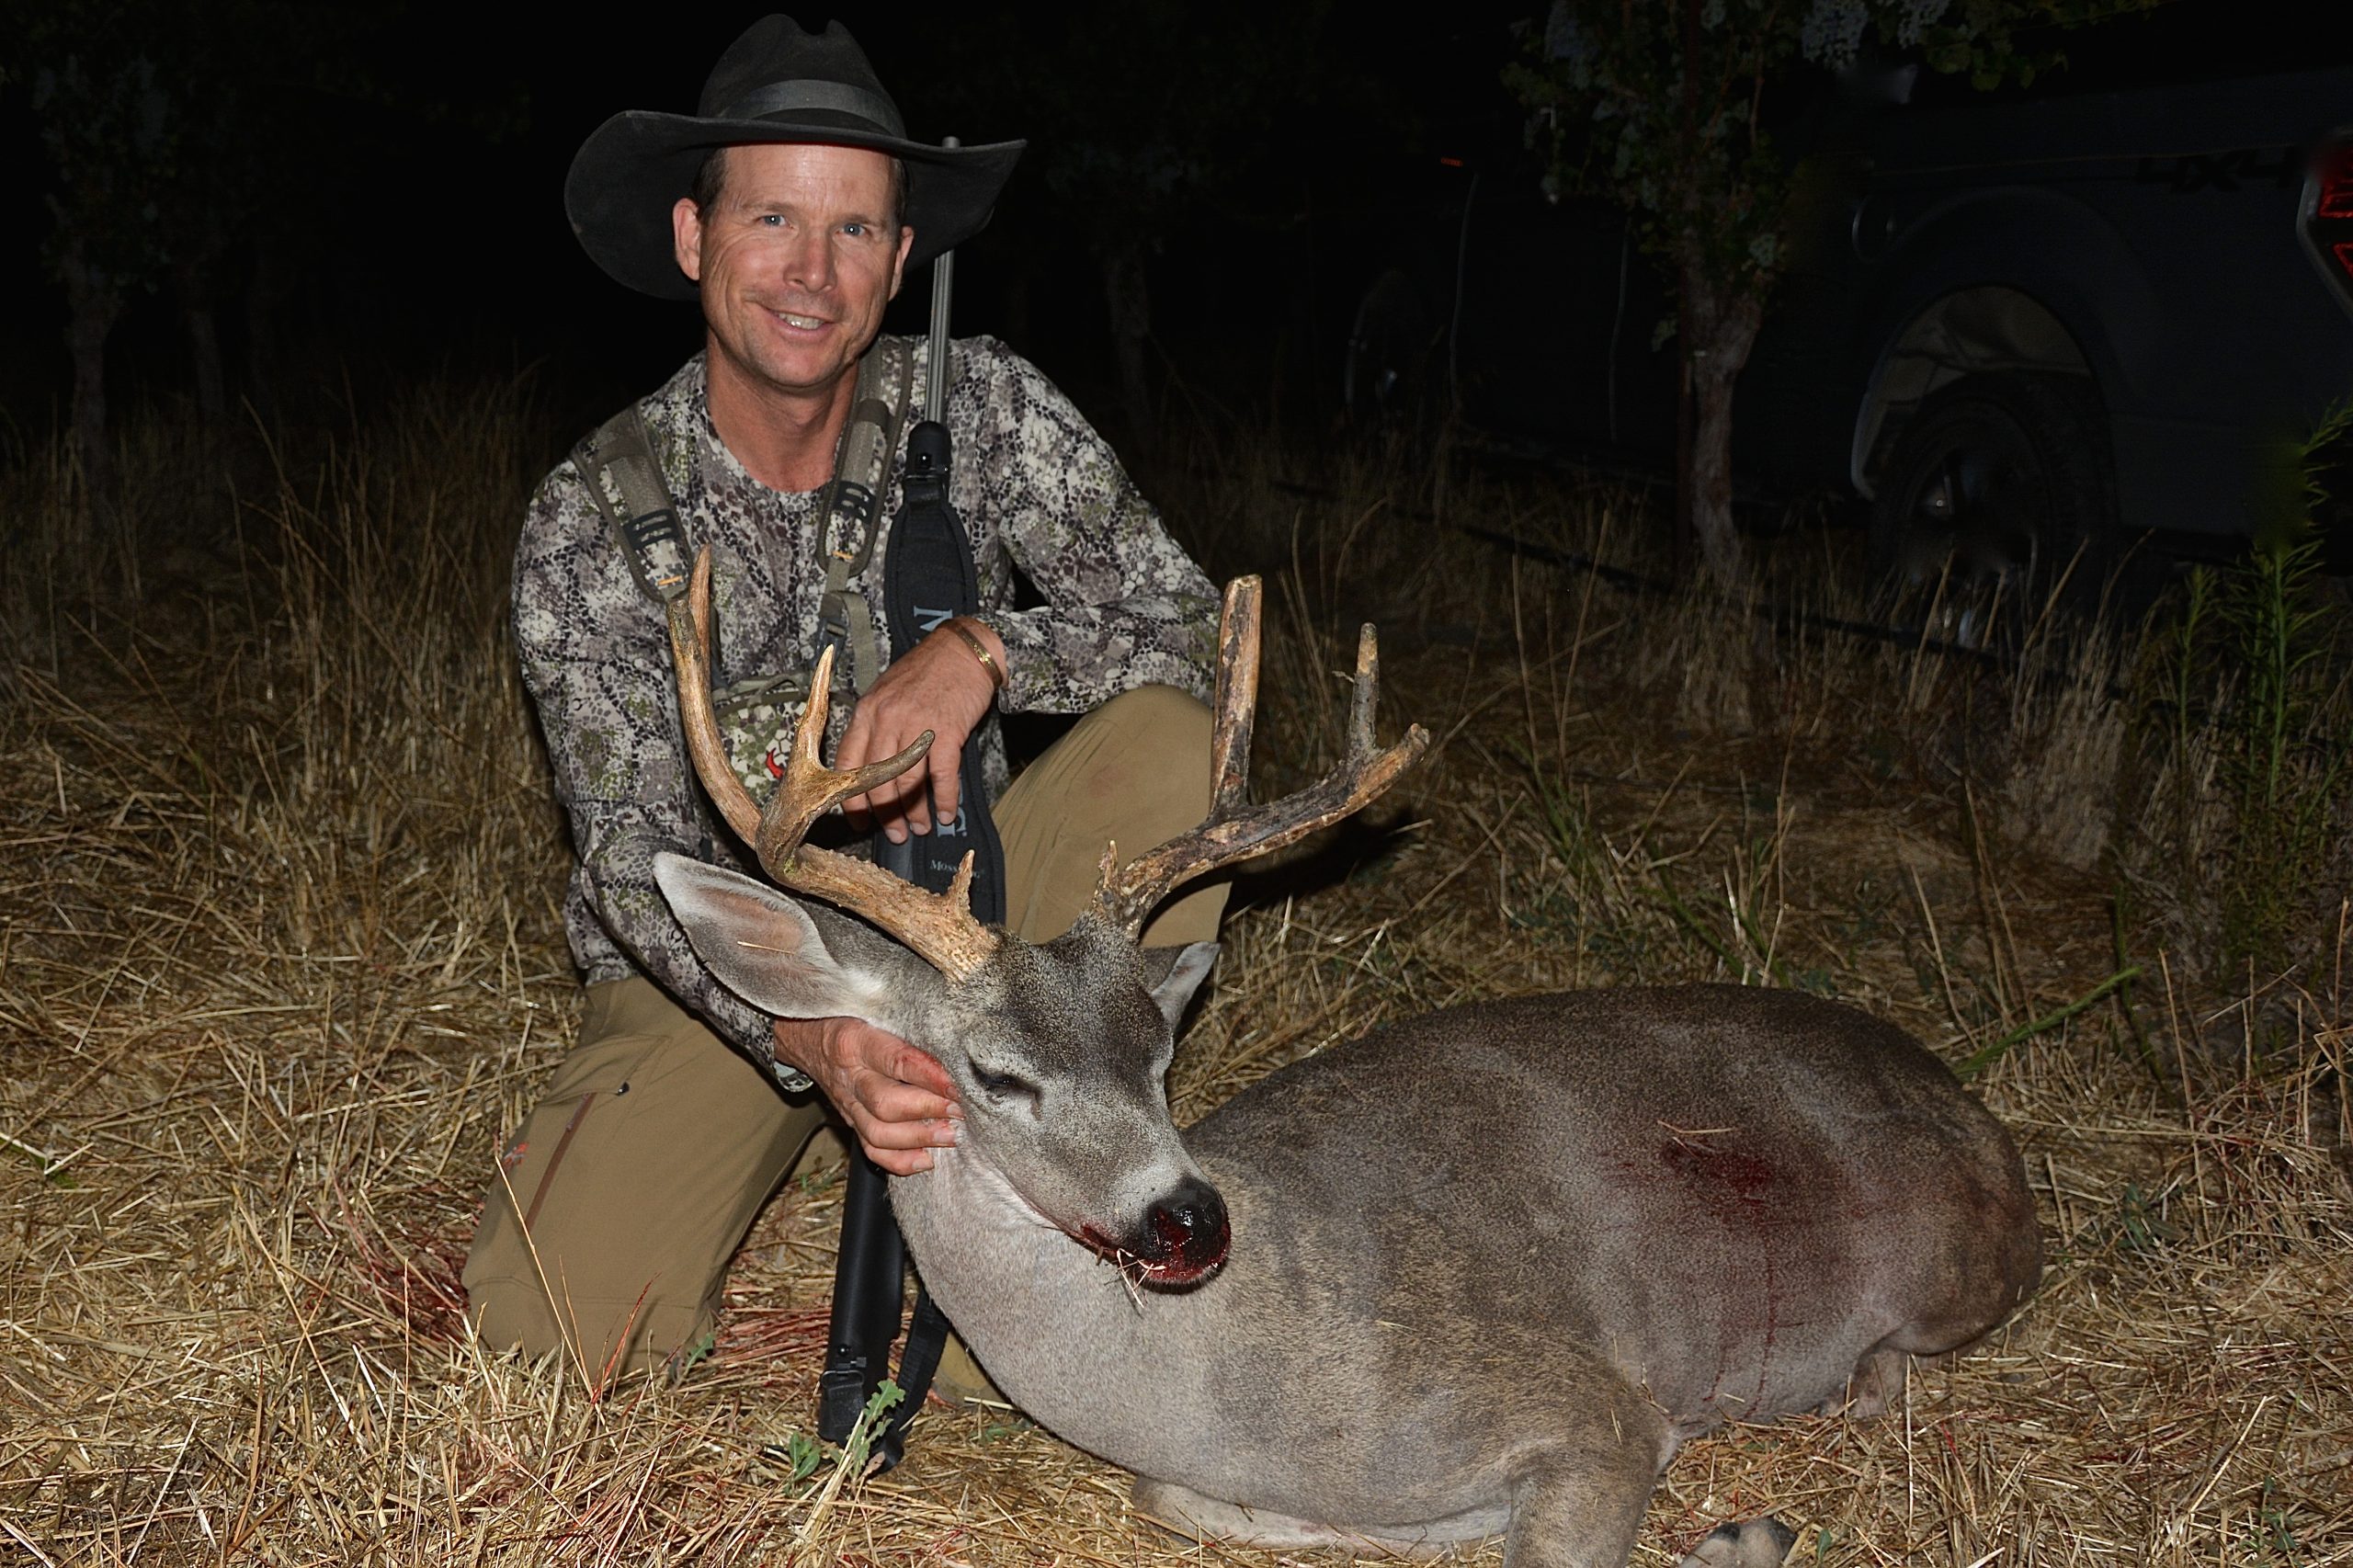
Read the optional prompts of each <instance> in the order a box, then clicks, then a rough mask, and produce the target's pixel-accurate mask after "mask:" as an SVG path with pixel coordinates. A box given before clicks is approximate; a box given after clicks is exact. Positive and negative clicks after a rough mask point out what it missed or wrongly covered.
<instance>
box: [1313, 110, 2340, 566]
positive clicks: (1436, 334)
mask: <svg viewBox="0 0 2353 1568" xmlns="http://www.w3.org/2000/svg"><path fill="white" fill-rule="evenodd" d="M1893 80H1895V81H1896V82H1897V83H1898V84H1899V86H1898V90H1896V91H1893V92H1887V93H1882V94H1881V97H1880V101H1879V102H1877V103H1875V104H1872V105H1870V106H1869V107H1867V108H1856V107H1854V106H1853V105H1852V104H1849V105H1848V106H1847V108H1846V109H1845V110H1843V111H1842V114H1843V119H1838V121H1837V125H1838V128H1837V129H1835V130H1834V131H1831V132H1829V133H1827V134H1823V135H1819V136H1817V137H1816V138H1815V139H1814V141H1813V154H1814V155H1813V157H1812V158H1811V160H1810V161H1809V163H1808V164H1807V165H1804V166H1803V172H1802V176H1801V196H1800V199H1797V200H1795V201H1794V202H1793V210H1794V211H1795V214H1796V219H1795V222H1794V223H1793V225H1792V243H1791V250H1790V257H1791V261H1790V271H1789V273H1788V275H1787V277H1786V278H1784V280H1783V281H1782V283H1781V285H1780V287H1779V290H1778V291H1777V294H1776V296H1775V298H1774V300H1773V302H1772V305H1771V308H1770V310H1769V312H1768V318H1767V324H1766V326H1765V329H1764V331H1763V332H1762V333H1761V334H1760V335H1759V337H1758V340H1757V343H1756V349H1755V352H1754V353H1753V355H1752V357H1751V358H1750V361H1749V364H1748V367H1747V369H1745V372H1744V373H1743V375H1742V377H1741V379H1740V382H1739V386H1738V390H1737V392H1736V394H1735V403H1734V415H1733V419H1734V430H1735V437H1734V453H1733V457H1734V469H1735V472H1736V473H1737V474H1738V475H1739V477H1740V482H1741V484H1742V487H1743V491H1744V493H1745V494H1750V495H1763V496H1767V497H1772V496H1787V495H1789V494H1793V493H1798V492H1809V491H1810V492H1813V493H1816V494H1819V493H1821V492H1822V491H1824V490H1825V489H1826V490H1828V491H1829V492H1830V493H1832V494H1834V495H1844V496H1847V497H1851V498H1853V500H1854V501H1855V502H1857V503H1859V506H1858V507H1857V508H1856V509H1859V510H1862V511H1864V512H1865V513H1866V515H1867V516H1868V518H1869V527H1870V535H1871V545H1872V555H1873V557H1874V559H1875V560H1876V561H1877V562H1879V563H1880V564H1881V566H1882V567H1885V568H1889V569H1895V570H1901V571H1904V572H1905V573H1907V574H1911V575H1914V576H1915V577H1916V576H1919V575H1922V574H1933V573H1935V572H1937V571H1939V570H1941V569H1942V567H1943V564H1944V563H1945V562H1948V561H1949V562H1952V563H1953V564H1954V566H1955V567H1956V568H1957V569H1958V570H1959V572H1960V573H1961V574H1964V575H1979V576H1984V575H1992V576H1999V577H2011V576H2015V575H2016V574H2019V573H2021V572H2023V573H2026V574H2029V576H2031V577H2034V578H2037V579H2040V578H2042V577H2044V575H2045V574H2050V573H2052V572H2054V571H2055V570H2056V568H2057V566H2058V565H2059V564H2060V563H2062V562H2067V561H2069V560H2071V559H2073V558H2075V555H2076V552H2077V551H2078V550H2079V549H2082V550H2084V551H2085V553H2086V558H2087V560H2088V562H2089V563H2090V570H2088V571H2083V572H2082V575H2083V577H2084V578H2085V579H2086V581H2090V580H2094V579H2097V577H2098V576H2099V575H2100V574H2103V573H2104V572H2106V571H2108V570H2109V569H2110V568H2112V567H2113V566H2114V565H2115V564H2116V563H2117V562H2120V561H2123V560H2125V559H2127V558H2132V559H2135V560H2138V561H2141V562H2148V561H2151V560H2162V559H2163V558H2165V557H2167V556H2177V555H2183V554H2188V555H2214V554H2220V553H2226V552H2227V551H2230V550H2231V549H2232V548H2234V546H2236V545H2240V544H2243V543H2244V542H2245V540H2248V539H2249V538H2251V537H2254V536H2256V535H2257V534H2258V533H2260V532H2262V531H2263V530H2264V529H2265V528H2269V527H2272V526H2274V525H2275V524H2276V523H2278V522H2279V521H2280V520H2281V519H2283V518H2285V517H2288V516H2290V506H2291V505H2292V503H2293V502H2294V500H2295V495H2296V492H2295V490H2294V485H2295V483H2296V473H2297V470H2296V464H2295V460H2294V459H2295V453H2296V449H2297V447H2298V445H2299V443H2300V442H2301V441H2302V439H2303V438H2304V437H2306V436H2307V435H2308V434H2309V432H2311V431H2312V430H2313V427H2314V426H2316V425H2317V424H2318V423H2319V421H2320V420H2321V418H2322V417H2323V415H2325V413H2326V412H2327V411H2328V410H2329V409H2330V408H2331V407H2332V406H2333V405H2335V404H2336V403H2339V402H2341V401H2342V400H2345V399H2346V398H2347V397H2348V396H2353V69H2348V68H2331V69H2325V70H2313V71H2304V72H2298V73H2291V74H2272V75H2259V76H2245V77H2237V78H2234V79H2227V80H2214V81H2201V82H2190V83H2187V84H2184V83H2169V84H2166V85H2161V86H2150V87H2141V88H2137V89H2132V90H2125V91H2117V92H2097V93H2073V94H2069V93H2058V94H2051V95H2046V96H2039V97H2029V98H2025V99H2022V100H2021V99H2010V100H2005V99H1984V100H1972V99H1970V98H1968V97H1966V96H1960V97H1958V98H1957V101H1954V102H1952V103H1950V104H1949V106H1947V107H1930V106H1922V105H1917V104H1911V103H1906V102H1904V101H1902V100H1903V99H1904V97H1906V96H1907V95H1906V94H1905V93H1904V92H1903V91H1902V90H1901V86H1902V84H1903V83H1904V78H1903V77H1902V76H1901V74H1897V75H1896V76H1894V77H1893ZM1834 118H1836V117H1834ZM1481 183H1484V184H1487V185H1488V188H1487V189H1486V190H1484V191H1482V190H1479V189H1477V188H1475V187H1473V186H1472V182H1471V181H1470V180H1469V179H1467V178H1459V177H1458V179H1457V184H1456V189H1457V191H1458V193H1459V198H1460V202H1461V205H1460V207H1459V216H1460V224H1459V232H1456V233H1446V234H1443V235H1442V238H1443V239H1444V240H1446V241H1448V242H1450V243H1449V244H1447V245H1446V246H1445V249H1446V250H1448V251H1450V252H1451V254H1450V255H1448V256H1445V257H1444V261H1443V262H1441V263H1440V264H1439V265H1438V266H1436V267H1433V266H1431V265H1429V263H1430V261H1431V260H1432V259H1434V258H1433V257H1432V256H1427V255H1425V256H1422V257H1418V258H1416V257H1412V256H1392V258H1391V263H1392V264H1391V265H1390V266H1389V267H1387V268H1386V269H1385V270H1382V271H1381V273H1380V274H1379V275H1378V276H1376V277H1375V278H1373V279H1372V280H1371V282H1370V285H1369V287H1368V288H1367V289H1366V290H1365V291H1364V294H1363V296H1362V300H1363V304H1362V306H1361V307H1360V308H1359V310H1358V319H1357V322H1356V324H1355V330H1354V331H1353V332H1352V334H1351V338H1350V364H1349V367H1348V371H1347V389H1348V395H1349V399H1350V402H1351V403H1352V405H1353V408H1354V409H1355V410H1357V411H1361V410H1362V409H1363V408H1364V407H1365V406H1367V405H1368V404H1369V403H1371V402H1373V401H1376V400H1378V399H1379V398H1381V396H1382V394H1383V392H1384V391H1386V392H1387V393H1388V394H1389V395H1391V396H1392V397H1393V396H1394V395H1395V393H1396V392H1397V391H1398V390H1399V389H1400V388H1403V387H1404V386H1405V385H1406V384H1407V382H1408V381H1410V380H1412V379H1414V378H1415V374H1416V372H1418V379H1419V380H1420V381H1422V383H1423V384H1425V385H1426V386H1427V387H1429V388H1431V389H1434V391H1433V392H1431V393H1430V394H1429V395H1428V397H1427V399H1426V401H1435V402H1439V403H1451V404H1452V406H1453V407H1454V409H1455V411H1456V412H1457V413H1458V414H1459V415H1460V416H1461V420H1462V421H1463V423H1464V424H1465V425H1466V426H1469V427H1470V428H1471V429H1472V430H1473V431H1478V432H1483V433H1485V434H1486V435H1487V436H1488V437H1490V438H1491V439H1493V440H1495V441H1496V442H1500V443H1504V444H1507V445H1514V446H1518V447H1520V448H1523V449H1541V450H1544V451H1547V452H1550V453H1552V454H1554V455H1566V456H1574V457H1578V458H1582V459H1586V460H1594V459H1601V460H1613V461H1617V462H1620V463H1631V464H1633V465H1635V466H1637V467H1641V468H1646V469H1648V470H1650V471H1651V472H1665V468H1666V465H1667V461H1668V459H1669V457H1670V456H1671V454H1672V451H1673V448H1674V407H1675V380H1674V378H1675V358H1674V355H1673V352H1672V350H1671V348H1669V347H1665V334H1666V328H1667V324H1668V323H1670V322H1671V318H1672V306H1671V304H1670V303H1669V301H1667V300H1666V298H1665V292H1664V290H1663V288H1662V286H1661V285H1660V283H1659V281H1658V278H1657V277H1656V274H1655V272H1654V269H1653V268H1652V267H1651V266H1650V265H1649V264H1648V263H1647V262H1646V261H1645V260H1644V258H1643V256H1641V255H1640V254H1639V252H1638V251H1637V250H1635V249H1634V248H1633V247H1632V246H1631V244H1629V242H1628V240H1627V237H1626V233H1625V229H1624V225H1623V224H1622V222H1620V221H1619V220H1618V219H1617V218H1616V217H1615V215H1614V214H1611V213H1609V212H1608V211H1607V210H1603V209H1601V208H1599V207H1598V206H1597V205H1596V204H1593V203H1589V202H1574V201H1571V202H1562V203H1558V204H1551V203H1547V202H1545V201H1543V200H1542V199H1539V198H1538V197H1536V196H1534V195H1533V194H1532V193H1529V192H1530V186H1531V185H1532V182H1531V181H1529V180H1527V179H1525V178H1521V179H1518V180H1512V179H1507V178H1493V179H1492V180H1491V179H1489V178H1488V177H1487V176H1485V175H1484V174H1483V176H1482V182H1481ZM1437 248H1438V247H1436V246H1434V245H1433V246H1427V247H1426V249H1427V250H1435V249H1437ZM1445 263H1451V266H1450V267H1449V266H1447V265H1445ZM1449 274H1450V276H1449ZM1416 312H1418V313H1419V318H1420V319H1422V320H1424V321H1427V324H1428V335H1427V337H1425V338H1423V339H1422V340H1421V341H1423V342H1425V343H1435V344H1437V345H1438V347H1437V348H1436V349H1434V350H1431V351H1430V352H1428V353H1427V354H1426V355H1424V357H1423V358H1422V360H1421V361H1420V362H1419V363H1417V364H1404V363H1403V361H1404V358H1406V357H1407V355H1408V354H1409V352H1410V348H1409V347H1406V348H1402V349H1401V347H1399V346H1410V344H1411V343H1412V341H1413V337H1412V331H1413V327H1412V325H1411V324H1412V323H1413V322H1414V321H1415V317H1416ZM1400 318H1403V319H1404V321H1405V322H1406V323H1407V326H1406V328H1405V329H1404V330H1399V328H1398V321H1399V319H1400ZM1392 360H1397V361H1400V364H1401V366H1402V368H1386V369H1385V368H1384V367H1388V366H1389V365H1390V362H1391V361H1392ZM2338 531H2339V533H2340V535H2341V534H2342V533H2343V532H2344V530H2342V529H2340V530H2338ZM2338 542H2339V543H2341V542H2342V540H2341V538H2340V540H2338ZM2077 565H2078V568H2079V570H2080V569H2081V567H2082V566H2083V562H2078V563H2077ZM2347 565H2353V559H2340V561H2339V562H2338V569H2340V570H2342V569H2344V568H2345V567H2346V566H2347Z"/></svg>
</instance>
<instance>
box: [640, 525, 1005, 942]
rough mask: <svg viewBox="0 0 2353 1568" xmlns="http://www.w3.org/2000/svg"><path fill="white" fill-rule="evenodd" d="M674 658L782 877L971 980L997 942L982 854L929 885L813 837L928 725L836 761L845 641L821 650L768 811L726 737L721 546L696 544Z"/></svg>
mask: <svg viewBox="0 0 2353 1568" xmlns="http://www.w3.org/2000/svg"><path fill="white" fill-rule="evenodd" d="M669 619H670V660H671V663H672V665H674V666H675V667H676V671H677V677H678V717H679V721H680V722H681V723H682V724H683V725H684V726H685V728H686V735H687V751H688V755H689V756H691V757H692V758H693V759H694V766H695V774H696V776H697V777H698V778H701V780H702V786H703V788H704V789H705V790H709V791H710V798H711V802H712V803H713V804H714V805H716V806H717V807H718V808H719V812H720V814H721V815H722V816H723V817H725V818H726V819H727V824H728V825H729V826H730V827H732V828H733V829H734V830H735V832H736V834H737V835H739V836H740V837H742V838H743V839H744V841H745V843H747V844H749V845H751V846H752V848H753V851H754V853H756V855H758V857H759V860H760V866H761V869H764V870H766V871H767V874H768V875H769V876H770V877H772V878H774V879H775V880H776V881H777V882H778V883H779V884H780V885H782V886H784V887H788V888H790V889H792V890H793V891H794V892H805V893H810V894H813V895H814V896H815V897H818V898H822V899H824V901H825V902H826V903H833V904H837V905H839V906H840V907H841V908H843V909H846V910H848V911H849V912H850V913H851V914H852V915H859V916H862V917H863V918H865V919H868V920H870V921H872V922H873V923H874V924H875V925H876V926H881V928H882V929H883V930H884V931H886V932H888V933H889V934H890V935H891V936H892V937H896V938H897V939H898V940H899V941H900V942H901V943H903V944H904V946H905V947H906V948H907V949H910V950H911V951H913V952H914V953H915V954H916V955H917V956H918V957H920V958H922V959H924V960H926V961H927V962H928V963H930V964H931V966H932V967H933V968H935V969H937V970H938V971H940V972H941V973H942V974H945V975H947V976H948V977H949V979H950V980H964V979H968V978H970V977H971V976H972V974H973V973H974V972H975V971H978V970H979V969H980V967H981V965H983V963H985V962H987V961H988V959H989V955H990V954H992V953H994V952H995V950H996V946H997V935H996V933H995V932H994V931H992V930H990V929H989V928H988V927H987V926H983V925H982V924H981V923H980V922H979V921H978V920H976V919H974V918H973V917H972V856H971V855H970V854H967V855H966V856H965V857H964V863H963V864H962V865H961V867H959V868H958V869H957V871H956V879H955V881H953V882H951V883H950V884H949V887H948V891H947V892H939V893H931V892H925V891H924V890H923V889H921V888H919V887H916V886H915V884H913V883H912V882H904V881H900V880H899V879H898V878H896V877H894V876H892V874H891V873H890V872H888V871H886V870H884V869H882V868H881V867H880V866H877V865H875V864H874V863H873V862H872V861H870V860H860V859H858V858H854V857H852V856H848V855H842V854H837V853H835V851H833V850H830V849H820V848H816V847H814V846H811V845H809V844H806V843H803V842H802V841H803V840H804V839H805V838H807V837H808V835H809V829H810V828H811V826H812V825H813V824H815V822H816V821H817V819H818V818H819V817H821V816H823V815H824V814H825V813H826V812H829V811H831V810H833V809H834V808H835V806H837V805H839V804H841V803H842V802H843V801H847V800H849V799H851V798H852V797H854V796H858V795H863V794H865V793H866V792H867V791H868V790H871V789H873V788H874V787H875V786H877V785H879V784H882V783H885V782H888V781H889V780H891V779H892V778H897V777H898V776H899V775H900V774H902V773H904V772H905V771H906V770H907V769H908V768H910V767H914V766H915V764H917V763H919V762H921V761H922V760H923V758H924V756H925V755H926V754H927V753H928V752H929V751H930V750H931V742H932V735H931V732H930V731H928V730H926V731H925V732H924V733H922V734H921V735H920V736H918V737H916V740H915V744H913V745H911V746H909V747H907V749H906V750H904V751H903V752H901V753H900V754H899V755H898V756H893V757H887V758H885V759H884V760H882V761H881V762H871V763H869V764H867V765H866V766H865V767H856V768H849V769H847V770H841V769H835V768H831V767H826V766H825V765H824V744H825V714H826V711H827V710H828V709H829V708H830V707H831V705H832V698H833V684H832V683H833V676H834V651H833V650H832V649H831V648H827V649H826V650H825V651H824V653H821V654H819V655H818V658H817V668H816V670H815V672H814V673H813V675H812V676H811V677H810V683H809V704H808V706H807V708H805V709H804V710H802V711H801V722H799V723H798V724H796V725H795V726H794V727H793V732H792V750H791V755H790V759H789V760H788V761H787V763H786V765H785V769H784V778H782V779H781V780H780V781H779V783H778V785H777V791H776V794H775V796H774V797H773V798H772V799H770V800H769V801H768V803H767V809H766V810H765V811H763V810H762V809H761V808H760V807H759V806H758V805H756V804H755V803H754V801H753V800H752V795H751V791H750V790H746V789H745V788H744V782H743V780H742V779H740V778H737V777H736V776H735V768H734V766H733V764H732V763H730V762H729V761H728V758H727V746H726V743H725V742H723V741H722V739H721V738H720V734H719V722H718V720H717V719H716V718H715V717H713V715H712V713H711V707H710V549H709V547H707V546H706V547H705V548H704V549H702V550H701V551H698V552H697V553H696V556H695V570H694V576H693V579H692V580H691V581H690V582H689V583H688V587H687V597H685V598H684V599H683V600H672V601H671V603H670V605H669Z"/></svg>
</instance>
